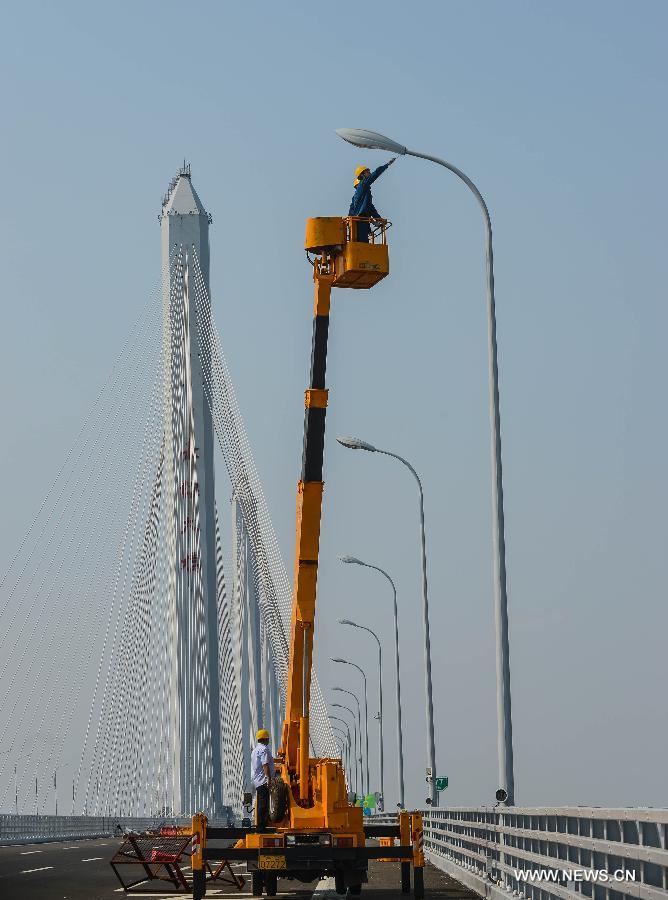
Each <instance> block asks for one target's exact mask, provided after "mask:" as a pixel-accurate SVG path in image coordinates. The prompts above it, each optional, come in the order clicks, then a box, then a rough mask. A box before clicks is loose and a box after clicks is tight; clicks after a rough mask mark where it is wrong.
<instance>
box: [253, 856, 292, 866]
mask: <svg viewBox="0 0 668 900" xmlns="http://www.w3.org/2000/svg"><path fill="white" fill-rule="evenodd" d="M257 865H258V868H259V869H285V868H287V863H286V861H285V856H284V855H283V854H281V853H272V854H269V853H261V854H260V857H259V859H258V863H257Z"/></svg>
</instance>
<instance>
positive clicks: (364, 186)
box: [348, 156, 396, 243]
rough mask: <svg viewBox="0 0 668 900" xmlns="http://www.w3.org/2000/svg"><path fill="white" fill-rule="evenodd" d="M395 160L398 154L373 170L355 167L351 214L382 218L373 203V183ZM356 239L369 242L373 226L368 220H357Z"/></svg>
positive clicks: (365, 167)
mask: <svg viewBox="0 0 668 900" xmlns="http://www.w3.org/2000/svg"><path fill="white" fill-rule="evenodd" d="M393 162H396V156H395V157H394V159H391V160H390V161H389V162H388V163H385V165H384V166H378V168H377V169H374V171H373V172H372V171H371V170H370V169H369V168H368V167H367V166H358V167H357V168H356V169H355V183H354V185H353V186H354V188H355V193H354V194H353V199H352V200H351V201H350V209H349V210H348V215H349V216H362V217H363V218H368V219H380V213H379V212H378V210H377V209H376V207H375V206H374V205H373V197H372V196H371V185H372V184H373V183H374V181H375V180H376V179H377V178H380V176H381V175H382V174H383V172H384V171H385V169H389V167H390V166H391V165H392V163H393ZM356 224H357V234H356V235H355V238H356V240H358V241H362V242H363V243H368V241H369V234H370V232H371V226H370V225H369V223H368V222H357V223H356Z"/></svg>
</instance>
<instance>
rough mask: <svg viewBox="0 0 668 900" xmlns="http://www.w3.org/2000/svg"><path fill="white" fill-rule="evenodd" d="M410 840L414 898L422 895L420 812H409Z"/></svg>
mask: <svg viewBox="0 0 668 900" xmlns="http://www.w3.org/2000/svg"><path fill="white" fill-rule="evenodd" d="M411 841H412V843H413V895H414V897H415V900H422V898H423V897H424V830H423V828H422V813H421V812H414V813H412V814H411Z"/></svg>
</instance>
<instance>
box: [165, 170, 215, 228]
mask: <svg viewBox="0 0 668 900" xmlns="http://www.w3.org/2000/svg"><path fill="white" fill-rule="evenodd" d="M166 216H203V217H204V218H206V220H207V221H208V222H209V223H211V221H212V220H211V214H210V213H208V212H207V211H206V210H205V209H204V205H203V204H202V201H201V200H200V198H199V197H198V195H197V191H196V190H195V188H194V187H193V184H192V180H191V177H190V163H186V162H185V160H184V162H183V165H182V166H181V167H180V169H179V170H178V172H177V173H176V175H175V176H174V177H173V178H172V180H171V181H170V183H169V187H168V189H167V193H166V194H165V196H164V197H163V198H162V211H161V212H160V216H159V219H160V220H161V221H162V219H163V218H165V217H166Z"/></svg>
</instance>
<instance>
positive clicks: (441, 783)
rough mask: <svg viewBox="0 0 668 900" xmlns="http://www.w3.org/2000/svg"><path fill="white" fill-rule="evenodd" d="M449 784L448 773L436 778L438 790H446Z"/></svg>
mask: <svg viewBox="0 0 668 900" xmlns="http://www.w3.org/2000/svg"><path fill="white" fill-rule="evenodd" d="M447 786H448V777H447V775H445V776H444V777H443V778H437V779H436V790H437V791H444V790H445V789H446V787H447Z"/></svg>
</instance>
